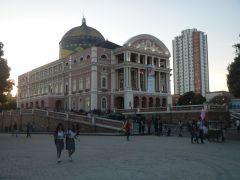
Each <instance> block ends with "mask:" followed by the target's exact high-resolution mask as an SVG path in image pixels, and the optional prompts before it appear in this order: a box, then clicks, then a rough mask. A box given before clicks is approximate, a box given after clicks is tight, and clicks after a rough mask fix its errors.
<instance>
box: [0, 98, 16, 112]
mask: <svg viewBox="0 0 240 180" xmlns="http://www.w3.org/2000/svg"><path fill="white" fill-rule="evenodd" d="M6 98H7V101H6V102H5V103H3V104H2V109H3V110H12V109H16V108H17V101H16V99H17V98H16V97H12V95H11V94H8V95H7V97H6ZM0 111H1V110H0Z"/></svg>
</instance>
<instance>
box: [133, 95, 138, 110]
mask: <svg viewBox="0 0 240 180" xmlns="http://www.w3.org/2000/svg"><path fill="white" fill-rule="evenodd" d="M138 107H139V97H138V96H135V97H134V108H138Z"/></svg>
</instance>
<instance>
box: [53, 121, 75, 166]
mask: <svg viewBox="0 0 240 180" xmlns="http://www.w3.org/2000/svg"><path fill="white" fill-rule="evenodd" d="M77 128H78V127H77ZM77 136H78V130H76V128H75V125H74V124H72V126H71V127H69V128H68V129H67V131H65V130H64V127H63V125H62V124H61V123H59V124H58V125H57V128H56V131H55V132H54V142H55V145H56V148H57V159H58V160H57V162H58V163H60V162H61V161H62V160H61V154H62V151H63V149H64V140H65V144H66V150H68V158H69V161H72V155H73V153H74V152H75V140H74V139H77Z"/></svg>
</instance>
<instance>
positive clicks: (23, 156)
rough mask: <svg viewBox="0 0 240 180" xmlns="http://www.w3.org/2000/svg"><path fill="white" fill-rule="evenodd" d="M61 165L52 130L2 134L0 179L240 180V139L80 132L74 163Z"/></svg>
mask: <svg viewBox="0 0 240 180" xmlns="http://www.w3.org/2000/svg"><path fill="white" fill-rule="evenodd" d="M62 160H63V162H62V163H60V164H57V163H56V162H57V158H56V148H55V144H54V142H53V136H52V135H32V138H31V139H30V138H29V139H27V138H26V137H25V135H20V136H19V137H18V138H15V137H12V136H11V135H10V134H0V180H3V179H4V180H5V179H27V180H33V179H37V180H38V179H42V180H47V179H57V180H67V179H80V180H81V179H86V180H95V179H96V180H128V179H129V180H159V179H163V180H165V179H166V180H168V179H169V180H173V179H184V180H187V179H189V180H195V179H201V180H203V179H204V180H206V179H209V180H232V179H236V180H239V179H240V141H227V142H225V143H209V142H206V143H205V144H191V143H190V139H189V138H185V137H183V138H179V137H166V136H164V137H157V136H133V137H131V140H130V141H129V142H128V141H126V140H125V137H123V136H80V142H76V153H75V154H74V155H73V162H69V161H68V158H67V152H66V150H64V152H63V154H62Z"/></svg>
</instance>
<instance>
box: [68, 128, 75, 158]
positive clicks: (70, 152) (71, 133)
mask: <svg viewBox="0 0 240 180" xmlns="http://www.w3.org/2000/svg"><path fill="white" fill-rule="evenodd" d="M76 137H77V133H76V130H75V126H74V124H72V128H69V129H68V130H67V132H66V149H67V150H68V158H69V161H72V155H73V153H74V152H75V140H74V139H75V138H76Z"/></svg>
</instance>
